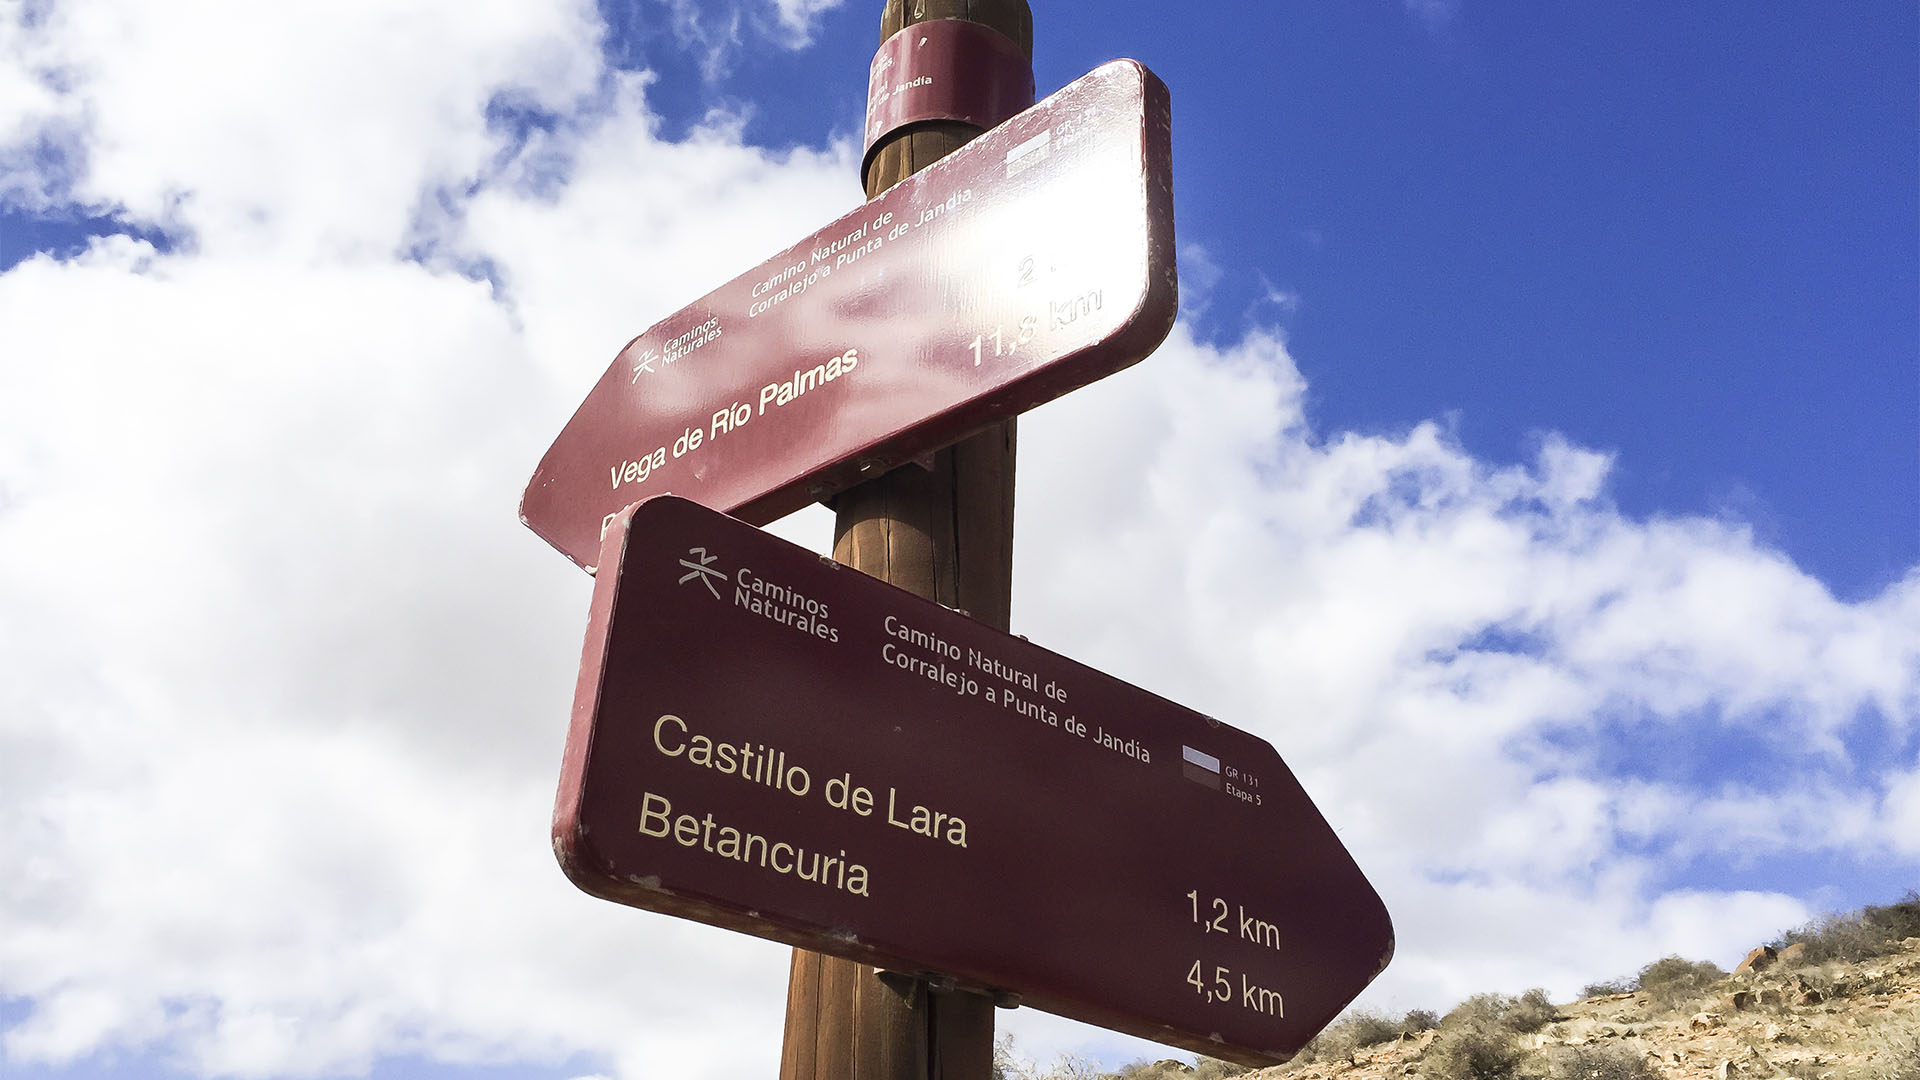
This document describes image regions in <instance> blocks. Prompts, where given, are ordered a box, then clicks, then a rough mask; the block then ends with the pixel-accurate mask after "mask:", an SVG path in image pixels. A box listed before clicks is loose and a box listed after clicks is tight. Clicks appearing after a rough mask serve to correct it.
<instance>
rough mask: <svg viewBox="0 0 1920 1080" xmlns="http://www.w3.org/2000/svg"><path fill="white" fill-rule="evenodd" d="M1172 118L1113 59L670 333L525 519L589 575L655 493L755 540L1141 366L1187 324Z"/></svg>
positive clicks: (596, 419) (595, 410) (580, 440)
mask: <svg viewBox="0 0 1920 1080" xmlns="http://www.w3.org/2000/svg"><path fill="white" fill-rule="evenodd" d="M1169 123H1170V112H1169V105H1168V99H1167V91H1166V87H1165V86H1164V85H1163V84H1162V83H1161V82H1160V80H1159V79H1157V78H1155V77H1154V76H1153V75H1152V73H1150V72H1148V71H1147V70H1146V69H1145V68H1143V67H1141V66H1140V65H1139V64H1137V63H1134V62H1132V61H1128V60H1121V61H1115V62H1113V63H1111V64H1107V65H1105V66H1104V67H1101V68H1099V69H1098V70H1096V71H1094V72H1092V73H1091V74H1089V75H1087V76H1085V77H1084V78H1081V79H1079V80H1077V81H1075V82H1074V83H1072V84H1071V85H1069V86H1068V87H1066V88H1065V89H1064V90H1061V91H1060V92H1059V93H1057V94H1055V95H1053V96H1052V97H1050V98H1047V99H1046V100H1045V101H1042V102H1040V103H1039V104H1037V105H1035V106H1034V107H1033V108H1031V109H1028V110H1027V111H1025V112H1023V113H1020V114H1019V115H1018V116H1015V117H1014V118H1013V119H1011V120H1009V121H1007V122H1006V123H1004V124H1002V125H1000V126H999V127H997V128H994V129H993V130H992V131H990V132H988V133H987V134H985V135H983V136H981V137H980V138H978V139H976V140H974V141H973V142H972V143H969V144H968V145H967V146H965V147H963V148H962V149H960V150H958V151H956V152H955V153H953V154H951V155H949V156H948V157H947V158H945V159H944V160H942V161H940V162H938V163H936V164H934V165H933V166H931V167H929V168H927V169H925V170H923V171H921V172H920V173H918V174H916V175H914V176H912V177H911V178H909V179H907V180H906V181H904V182H902V183H900V184H898V185H896V186H895V187H893V188H891V189H889V190H888V191H887V192H886V193H884V194H882V195H881V196H880V197H879V198H877V199H875V200H873V201H872V202H869V203H867V204H866V205H864V206H862V207H861V208H860V209H858V210H856V211H854V212H853V213H851V214H848V215H846V216H845V217H843V218H841V219H840V220H838V221H836V222H834V223H833V224H831V225H829V226H827V227H826V228H824V229H821V230H820V231H819V232H816V233H814V234H813V235H812V236H809V237H807V238H806V239H804V240H802V241H800V242H799V243H798V244H795V245H794V246H792V247H790V248H788V249H787V250H785V251H782V252H781V253H779V254H778V255H775V256H774V257H773V258H771V259H768V260H767V261H766V262H765V263H763V264H761V265H760V266H757V267H755V268H754V269H752V270H750V271H748V272H747V273H745V274H742V275H741V276H740V277H738V278H735V279H734V280H733V281H731V282H729V283H728V284H726V285H724V286H722V287H721V288H719V289H718V290H716V291H714V292H712V293H710V294H708V295H707V296H705V297H702V298H701V299H700V300H698V301H696V302H695V303H693V304H691V305H689V306H687V307H686V308H683V309H682V310H680V311H679V312H676V313H675V314H673V315H672V316H670V317H668V318H667V319H665V320H663V321H661V322H660V323H659V324H657V325H655V326H654V327H653V328H652V329H650V330H648V331H647V332H646V333H644V334H641V335H640V336H639V337H637V338H635V339H633V341H632V342H631V343H629V344H628V345H627V346H626V348H624V349H622V350H621V352H620V354H619V356H617V357H616V358H615V359H614V362H613V366H612V367H610V368H608V369H607V372H606V374H605V375H603V376H602V377H601V379H600V381H599V383H598V384H596V385H595V386H594V388H593V390H592V391H591V392H590V393H589V394H588V395H587V398H586V401H585V403H583V404H582V405H581V406H580V409H579V411H578V412H576V413H575V414H574V416H573V419H572V420H570V421H569V422H568V423H567V426H566V428H565V429H564V430H563V431H562V432H561V433H560V437H559V438H558V439H557V440H555V442H554V444H553V447H552V448H551V449H550V450H548V451H547V455H546V457H545V458H544V459H543V460H542V461H541V462H540V466H539V468H538V470H536V471H535V473H534V475H533V479H532V481H531V482H530V483H529V484H528V485H527V490H526V494H525V496H524V497H523V499H522V501H521V507H520V515H521V518H522V519H523V520H524V521H525V522H526V523H527V525H528V526H529V527H530V528H532V529H533V531H534V532H536V533H538V534H540V536H541V537H542V538H544V539H545V540H546V541H547V542H548V543H551V544H552V545H553V546H554V547H556V548H558V549H560V551H562V552H563V553H565V554H566V555H567V556H568V557H569V558H571V559H573V560H574V561H575V562H577V563H579V564H580V565H582V566H586V567H589V568H591V567H592V565H593V560H594V559H595V558H596V557H597V556H596V552H597V551H598V550H599V545H600V538H601V535H602V532H603V529H604V528H605V526H606V525H607V523H608V522H610V521H611V520H612V518H613V515H614V514H616V513H618V512H619V511H620V509H621V508H623V507H625V506H628V505H630V504H632V503H634V502H637V501H639V500H641V499H644V498H648V497H650V496H653V495H659V494H665V493H672V494H676V495H681V496H684V497H687V498H691V499H694V500H696V501H698V502H700V503H702V504H704V505H707V506H711V507H714V508H715V509H719V510H725V511H728V512H730V513H733V514H735V515H737V516H739V517H741V518H742V519H744V520H747V521H750V522H752V523H755V524H764V523H765V522H768V521H771V520H773V519H774V518H777V517H779V516H781V515H783V514H785V513H788V512H790V511H792V510H796V509H798V508H800V507H801V506H804V505H806V504H807V503H808V502H809V501H811V500H813V499H817V498H822V497H824V496H827V495H829V494H832V493H833V492H836V491H839V490H841V489H843V488H846V487H849V486H851V485H853V484H855V483H858V482H859V481H861V480H863V479H868V478H871V477H872V476H873V475H876V474H878V473H879V472H881V471H883V470H885V469H887V468H890V467H892V466H895V465H898V464H901V463H902V462H906V461H910V460H912V459H914V458H915V457H918V456H920V455H923V454H926V453H928V452H930V451H933V450H937V449H939V448H940V447H942V446H945V445H948V444H950V443H952V442H954V441H956V440H958V439H960V438H962V437H964V436H966V435H968V434H970V433H972V432H974V431H977V430H979V429H981V428H983V427H986V426H987V425H988V424H990V423H992V422H994V421H996V420H1000V419H1003V418H1005V417H1008V416H1012V415H1014V414H1016V413H1019V412H1021V411H1023V410H1025V409H1029V408H1032V407H1033V406H1035V405H1038V404H1040V403H1041V402H1044V401H1048V400H1050V399H1052V398H1055V397H1058V396H1059V395H1061V394H1063V393H1066V392H1067V391H1069V390H1072V389H1074V388H1075V387H1078V386H1083V385H1085V384H1086V383H1089V382H1092V381H1094V380H1095V379H1098V378H1101V377H1102V376H1105V375H1108V374H1110V373H1112V372H1114V371H1117V370H1119V369H1120V368H1123V367H1126V366H1127V365H1129V364H1132V363H1134V362H1136V361H1138V360H1139V359H1140V358H1142V357H1144V356H1146V355H1147V354H1148V353H1149V352H1151V351H1153V349H1154V347H1155V346H1157V345H1158V344H1159V343H1160V342H1161V341H1162V340H1163V339H1164V338H1165V337H1166V334H1167V331H1168V330H1169V329H1170V328H1171V327H1172V325H1173V317H1174V309H1175V305H1176V293H1177V287H1176V283H1175V274H1174V244H1173V197H1172V167H1171V150H1170V145H1169V140H1170V135H1169Z"/></svg>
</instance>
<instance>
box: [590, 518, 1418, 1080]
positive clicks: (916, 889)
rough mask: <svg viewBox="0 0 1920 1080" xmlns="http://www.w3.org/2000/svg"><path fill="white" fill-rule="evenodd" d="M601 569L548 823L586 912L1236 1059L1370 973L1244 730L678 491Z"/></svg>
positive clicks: (1295, 1043) (1387, 947) (1357, 936)
mask: <svg viewBox="0 0 1920 1080" xmlns="http://www.w3.org/2000/svg"><path fill="white" fill-rule="evenodd" d="M629 521H630V525H629ZM596 559H598V560H600V561H601V566H602V568H601V571H600V574H599V577H598V580H597V581H596V583H595V585H594V598H593V610H592V615H591V620H590V623H589V627H588V631H587V640H586V647H585V651H584V656H583V662H582V664H581V670H580V682H579V686H578V690H577V694H576V697H575V701H574V711H573V721H572V726H571V728H570V730H569V732H568V735H567V748H566V755H565V765H564V769H563V773H562V777H561V782H560V793H559V798H558V800H557V804H556V807H555V811H554V832H553V840H554V850H555V851H556V853H557V854H558V856H559V859H560V863H561V866H562V867H563V868H564V869H565V871H566V873H567V875H568V877H570V878H571V879H572V880H573V882H574V883H575V884H576V885H578V886H580V887H581V888H582V889H585V890H586V891H587V892H590V893H592V894H594V895H596V896H601V897H605V898H607V899H609V900H616V901H619V902H621V903H624V904H631V905H633V906H635V907H641V908H646V909H649V910H652V911H659V912H665V913H668V914H672V915H679V916H684V917H687V918H692V919H698V920H701V921H703V922H708V923H712V924H714V925H717V926H723V927H728V928H731V929H735V930H740V931H745V932H747V933H751V934H757V935H760V936H762V937H767V938H772V939H774V940H776V941H782V942H787V943H789V944H793V945H798V946H802V947H805V948H808V949H813V950H816V951H819V952H825V953H831V954H834V955H838V956H843V957H848V958H851V959H854V960H858V961H861V962H865V963H871V964H876V965H882V966H886V967H888V968H891V969H893V970H899V971H905V972H912V973H922V972H932V973H939V974H943V975H948V976H952V977H954V978H956V979H958V980H959V982H960V983H961V984H962V985H965V986H969V987H974V988H980V989H988V990H996V991H1004V992H1009V993H1012V994H1016V995H1018V996H1019V997H1020V998H1021V999H1022V1000H1023V1001H1024V1002H1025V1003H1027V1004H1030V1005H1033V1006H1036V1007H1038V1008H1042V1009H1045V1010H1047V1011H1050V1012H1056V1013H1060V1014H1062V1015H1065V1016H1070V1017H1074V1018H1077V1019H1080V1020H1085V1021H1088V1022H1090V1023H1094V1024H1099V1025H1102V1026H1105V1027H1109V1028H1114V1029H1117V1030H1120V1031H1125V1032H1129V1033H1131V1034H1134V1035H1139V1036H1142V1037H1144V1038H1148V1039H1153V1040H1157V1041H1160V1042H1166V1043H1172V1044H1175V1045H1178V1046H1182V1047H1185V1048H1187V1049H1190V1050H1196V1051H1201V1052H1204V1053H1207V1054H1212V1055H1214V1056H1217V1057H1223V1058H1228V1059H1231V1060H1235V1061H1239V1062H1242V1063H1245V1064H1271V1063H1275V1062H1278V1061H1281V1060H1284V1059H1285V1058H1287V1057H1289V1056H1291V1055H1292V1054H1293V1053H1294V1052H1295V1051H1296V1050H1298V1049H1299V1048H1300V1047H1301V1046H1302V1045H1303V1044H1304V1043H1305V1042H1306V1041H1307V1040H1308V1039H1309V1038H1311V1037H1312V1036H1313V1035H1314V1034H1315V1033H1316V1032H1318V1031H1319V1030H1320V1029H1321V1028H1322V1027H1323V1026H1325V1025H1326V1024H1327V1022H1329V1021H1330V1020H1332V1019H1333V1018H1334V1016H1335V1015H1337V1014H1338V1013H1339V1011H1340V1010H1341V1009H1342V1008H1344V1007H1345V1006H1346V1005H1347V1004H1348V1002H1350V1001H1351V1000H1352V999H1353V997H1354V996H1355V995H1356V994H1358V993H1359V992H1360V990H1361V989H1362V988H1363V987H1365V986H1366V985H1367V983H1368V982H1370V981H1371V980H1372V979H1373V978H1374V976H1375V975H1377V974H1378V973H1379V972H1380V971H1381V969H1382V968H1384V967H1385V965H1386V963H1387V960H1388V957H1389V956H1390V955H1391V954H1392V952H1393V929H1392V925H1391V924H1390V922H1389V921H1388V917H1387V912H1386V910H1385V908H1384V907H1383V906H1382V904H1381V902H1380V898H1379V897H1378V896H1377V895H1376V894H1375V893H1374V890H1373V888H1372V887H1371V886H1370V885H1368V883H1367V880H1366V878H1365V877H1364V876H1362V874H1361V872H1360V870H1359V868H1358V867H1356V866H1355V865H1354V862H1353V859H1352V858H1351V857H1350V856H1349V855H1348V854H1347V851H1346V849H1345V848H1344V847H1342V846H1341V843H1340V841H1339V839H1338V838H1337V837H1336V836H1335V835H1334V833H1333V830H1332V829H1331V828H1330V827H1329V826H1328V824H1327V822H1326V820H1325V819H1324V818H1322V817H1321V815H1320V813H1319V811H1317V810H1316V809H1315V808H1314V806H1313V803H1312V802H1311V801H1309V800H1308V798H1307V795H1306V793H1305V792H1304V791H1302V790H1301V787H1300V784H1299V782H1298V781H1297V780H1295V779H1294V776H1293V774H1292V773H1291V772H1290V771H1289V770H1288V769H1287V766H1286V764H1285V763H1284V762H1282V761H1281V760H1280V757H1279V755H1278V754H1276V753H1275V752H1274V750H1273V747H1272V746H1270V745H1268V744H1267V743H1266V742H1265V741H1263V740H1261V739H1259V738H1256V737H1255V736H1253V735H1250V734H1247V733H1246V732H1244V731H1238V730H1235V729H1234V728H1231V727H1228V726H1226V725H1225V724H1221V723H1219V722H1217V721H1214V720H1211V719H1209V718H1207V717H1205V716H1202V715H1200V714H1198V713H1196V712H1193V711H1192V710H1190V709H1185V708H1182V707H1181V706H1179V705H1175V704H1174V703H1172V702H1170V701H1167V700H1165V699H1162V698H1159V697H1156V696H1154V695H1153V694H1150V693H1148V692H1146V691H1144V690H1141V689H1139V688H1137V687H1133V686H1129V685H1127V684H1126V683H1123V682H1121V681H1119V680H1117V679H1114V678H1111V677H1109V676H1106V675H1103V674H1101V673H1100V672H1097V671H1094V670H1092V669H1090V668H1087V667H1085V666H1083V665H1081V664H1077V663H1075V662H1073V661H1071V660H1068V659H1066V658H1065V657H1062V656H1059V655H1057V654H1055V653H1052V652H1048V651H1047V650H1046V649H1043V648H1040V647H1039V646H1036V645H1032V644H1029V643H1028V642H1026V641H1024V640H1022V639H1020V638H1016V637H1013V636H1011V635H1008V634H1005V633H1002V632H1000V631H997V630H994V629H991V628H989V627H986V626H984V625H982V624H980V623H977V622H975V621H973V620H972V619H969V618H967V617H966V616H964V615H962V614H960V613H958V612H956V611H953V610H950V609H947V608H943V607H941V606H939V605H938V604H935V603H932V602H930V601H926V600H922V599H920V598H918V597H916V596H914V595H912V594H910V593H907V592H905V591H903V590H901V589H898V588H896V587H894V586H892V585H888V584H886V583H885V582H882V581H879V580H877V579H875V578H870V577H867V576H865V575H862V574H860V573H858V572H856V571H854V570H851V569H848V568H846V567H842V566H840V565H839V564H837V563H834V562H832V561H831V560H829V559H825V558H823V557H821V556H819V555H816V554H814V553H813V552H810V551H807V550H805V549H803V548H800V547H796V546H794V545H792V544H789V543H787V542H786V541H784V540H780V539H778V538H775V537H773V536H770V535H768V534H766V533H763V532H761V531H760V530H758V529H755V528H753V527H751V526H748V525H746V524H744V523H742V522H740V521H737V520H734V519H732V518H729V517H726V516H725V515H722V514H719V513H716V512H714V511H712V510H709V509H706V508H704V507H701V506H699V505H697V504H695V503H692V502H689V501H687V500H684V499H676V498H657V499H654V500H651V501H649V502H646V503H643V504H641V505H640V507H639V508H638V509H637V510H636V511H635V512H634V513H633V515H632V517H631V518H630V519H628V518H616V520H615V522H614V523H613V525H612V526H611V527H610V529H609V533H608V536H607V540H606V545H605V548H604V550H603V551H602V552H601V553H600V554H599V555H597V556H596Z"/></svg>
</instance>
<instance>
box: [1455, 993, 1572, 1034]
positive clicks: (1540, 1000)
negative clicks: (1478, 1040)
mask: <svg viewBox="0 0 1920 1080" xmlns="http://www.w3.org/2000/svg"><path fill="white" fill-rule="evenodd" d="M1559 1018H1560V1016H1559V1014H1558V1013H1557V1012H1556V1011H1555V1010H1554V1007H1553V1003H1552V1002H1551V1001H1548V1000H1547V992H1546V991H1545V990H1542V989H1540V988H1539V987H1534V988H1533V989H1532V990H1529V991H1527V992H1526V993H1524V994H1521V995H1520V996H1519V997H1517V998H1516V997H1509V996H1507V995H1506V994H1475V995H1473V996H1472V997H1470V998H1468V999H1467V1000H1465V1001H1463V1002H1461V1003H1460V1004H1458V1005H1456V1006H1454V1007H1453V1011H1452V1012H1449V1013H1448V1014H1447V1015H1446V1017H1445V1018H1444V1019H1442V1020H1441V1021H1440V1023H1441V1025H1442V1027H1443V1028H1445V1027H1453V1026H1460V1025H1465V1026H1473V1025H1479V1026H1485V1027H1497V1028H1501V1029H1503V1030H1505V1031H1508V1032H1516V1033H1518V1034H1521V1035H1526V1034H1530V1033H1532V1032H1535V1031H1539V1030H1540V1029H1541V1028H1543V1027H1546V1026H1547V1025H1548V1024H1551V1023H1553V1022H1554V1021H1555V1020H1558V1019H1559Z"/></svg>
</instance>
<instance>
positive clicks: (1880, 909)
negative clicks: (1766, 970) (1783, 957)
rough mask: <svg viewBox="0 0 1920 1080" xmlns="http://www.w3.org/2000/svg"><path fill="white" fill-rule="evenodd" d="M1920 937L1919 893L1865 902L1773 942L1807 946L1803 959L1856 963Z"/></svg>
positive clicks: (1811, 961) (1809, 924)
mask: <svg viewBox="0 0 1920 1080" xmlns="http://www.w3.org/2000/svg"><path fill="white" fill-rule="evenodd" d="M1910 937H1920V893H1912V892H1910V893H1908V894H1907V895H1906V897H1905V898H1903V899H1902V900H1900V901H1899V902H1898V903H1894V904H1869V905H1868V906H1866V907H1864V908H1861V909H1860V910H1858V911H1849V912H1845V913H1842V914H1839V915H1828V916H1826V917H1824V918H1821V919H1817V920H1815V921H1814V922H1810V923H1808V924H1807V925H1805V926H1802V927H1800V928H1799V929H1797V930H1789V931H1787V932H1786V933H1785V934H1783V935H1781V937H1780V938H1779V940H1777V941H1775V942H1773V945H1774V947H1775V948H1785V947H1787V946H1788V945H1802V944H1804V945H1805V946H1806V947H1807V962H1808V963H1812V964H1822V963H1826V962H1827V961H1829V960H1838V961H1842V962H1845V963H1859V962H1860V961H1862V960H1870V959H1872V958H1874V957H1876V956H1884V955H1885V954H1887V953H1890V952H1892V951H1894V949H1895V948H1896V947H1898V945H1899V943H1900V942H1901V941H1903V940H1905V939H1906V938H1910Z"/></svg>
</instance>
